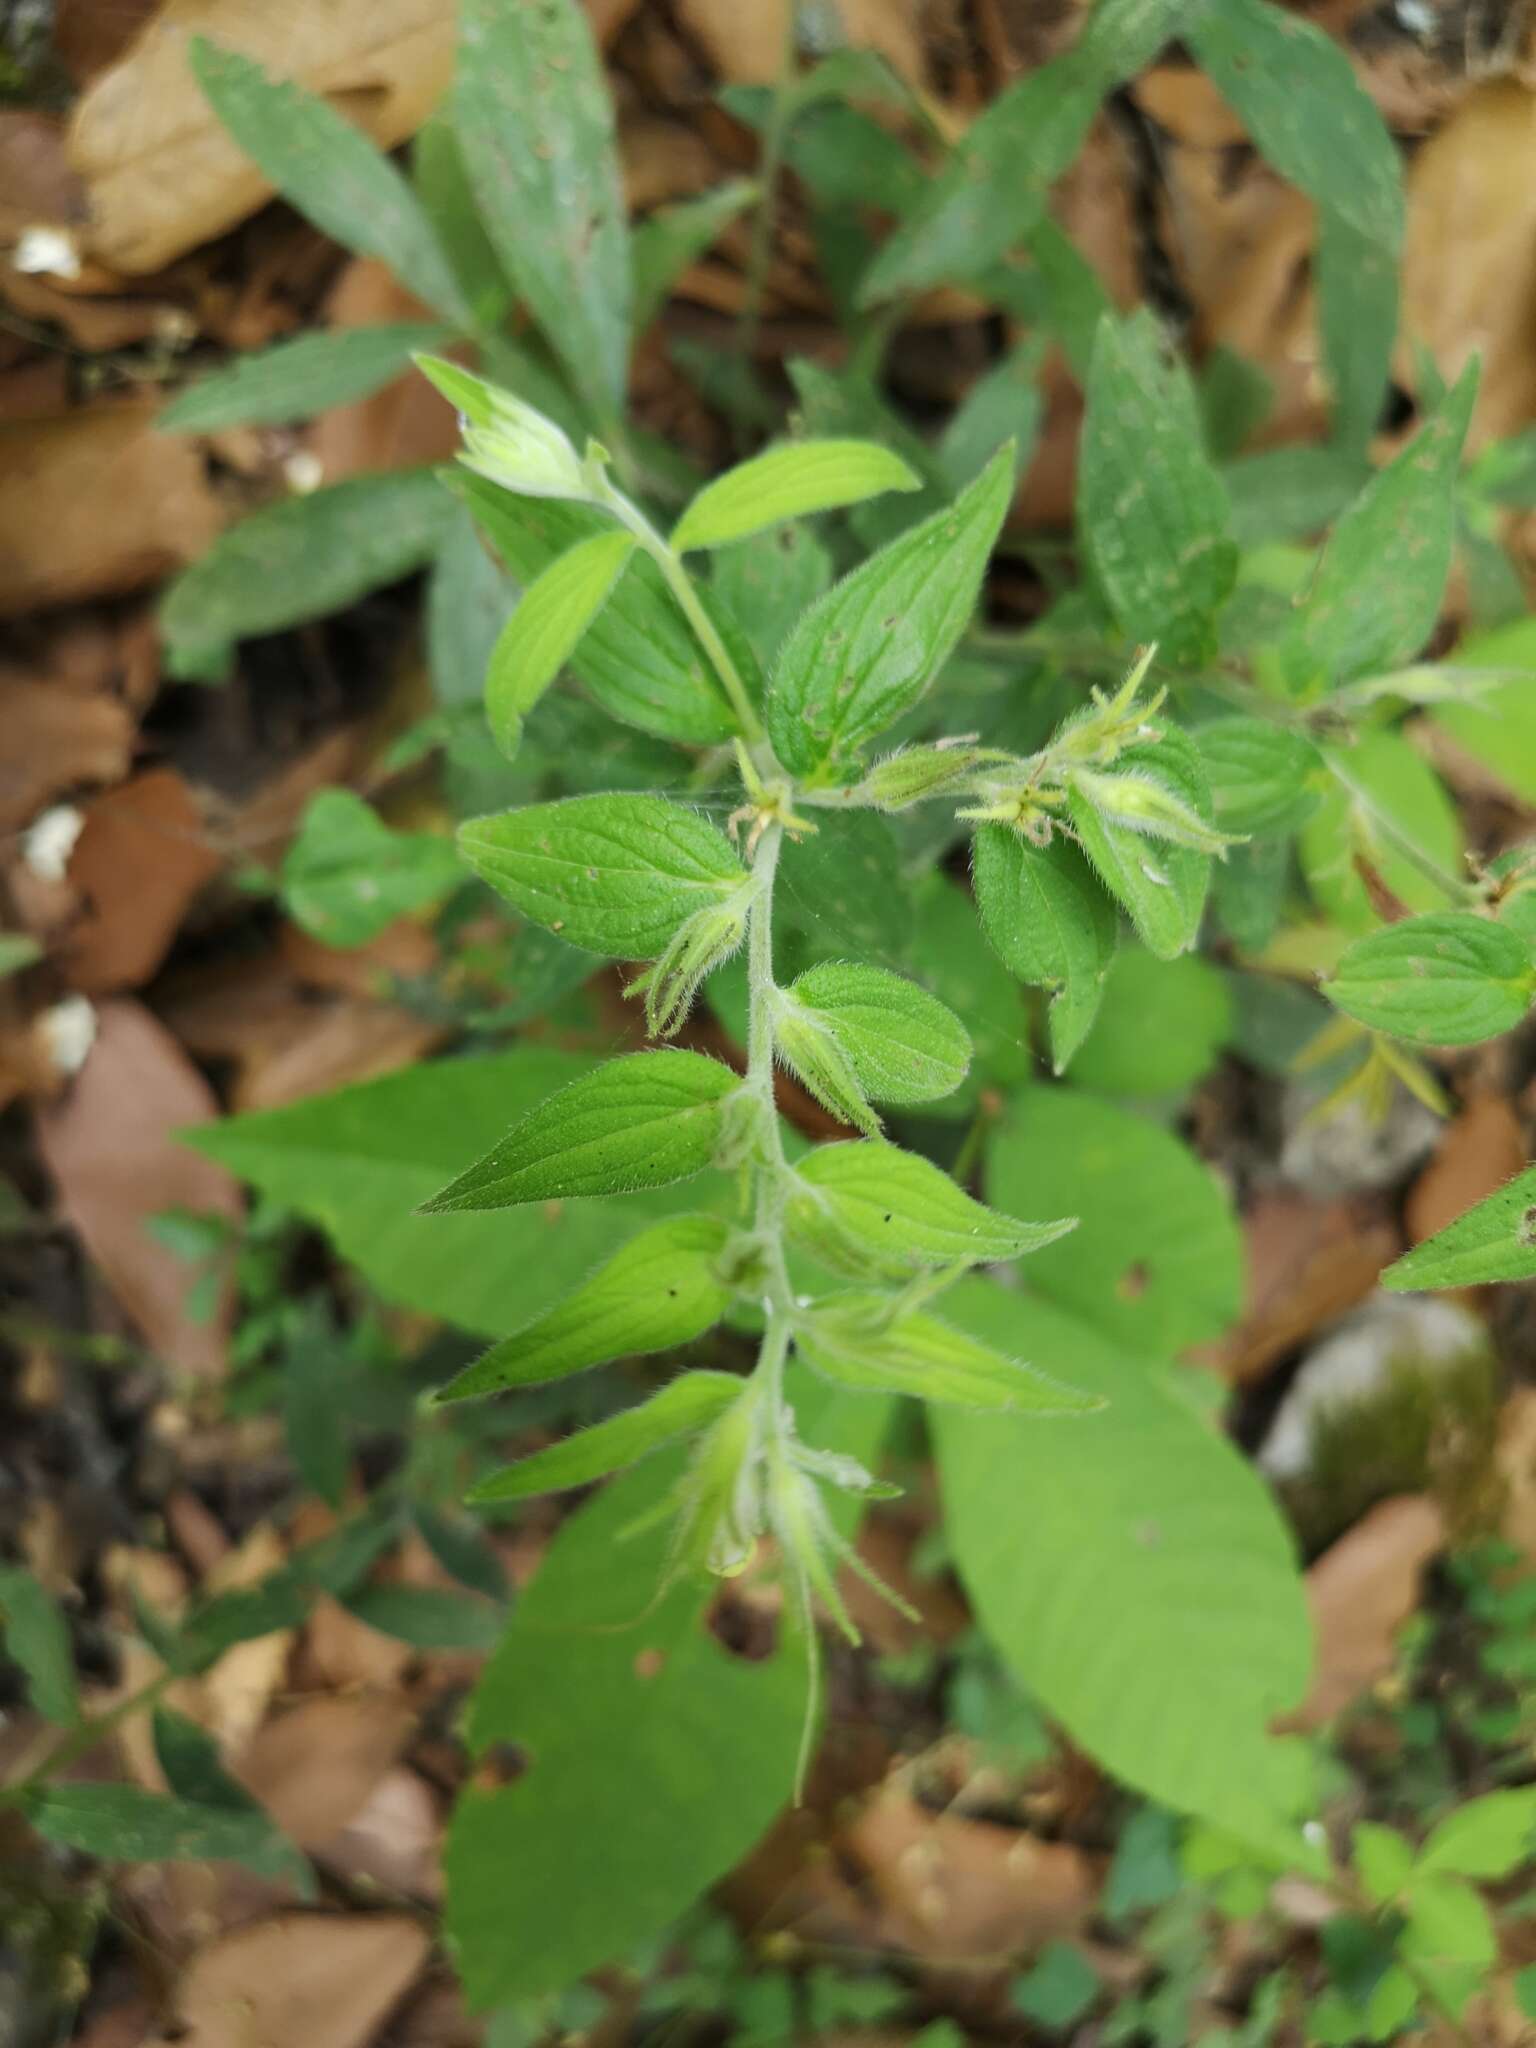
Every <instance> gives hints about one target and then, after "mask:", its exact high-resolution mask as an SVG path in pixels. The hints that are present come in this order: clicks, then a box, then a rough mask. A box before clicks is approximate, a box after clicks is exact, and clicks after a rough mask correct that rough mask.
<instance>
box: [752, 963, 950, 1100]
mask: <svg viewBox="0 0 1536 2048" xmlns="http://www.w3.org/2000/svg"><path fill="white" fill-rule="evenodd" d="M785 995H786V1000H787V1002H788V1003H789V1004H791V1005H793V1006H794V1007H795V1008H797V1009H798V1010H800V1011H801V1012H802V1013H803V1014H804V1015H806V1016H807V1017H809V1018H810V1019H811V1020H812V1022H813V1023H816V1024H819V1025H821V1026H822V1027H823V1028H824V1029H825V1030H826V1031H828V1032H829V1033H830V1034H831V1036H832V1038H833V1039H834V1040H835V1042H836V1044H837V1045H838V1047H839V1048H840V1050H841V1051H842V1052H843V1054H844V1055H845V1056H846V1058H847V1060H848V1063H849V1065H850V1066H851V1067H852V1068H853V1071H854V1073H855V1074H856V1075H857V1077H858V1080H859V1084H860V1086H861V1087H862V1088H863V1089H864V1091H865V1092H866V1094H868V1095H869V1096H871V1097H872V1098H873V1099H874V1100H875V1101H876V1102H897V1103H906V1102H932V1101H935V1100H937V1099H938V1098H939V1097H940V1096H944V1095H952V1094H953V1093H954V1091H955V1090H956V1089H957V1088H958V1087H959V1086H960V1083H961V1082H962V1081H963V1080H964V1079H965V1077H966V1074H967V1073H968V1072H969V1070H970V1064H971V1039H970V1033H969V1032H968V1031H967V1030H966V1028H965V1026H964V1025H963V1024H962V1023H961V1022H960V1019H959V1018H958V1017H957V1016H956V1015H955V1013H954V1011H953V1010H951V1009H950V1008H949V1007H948V1006H947V1004H944V1003H941V1002H940V1001H939V999H938V997H937V996H933V995H930V994H929V993H928V991H927V989H925V988H922V987H920V986H919V985H918V983H916V982H915V981H908V980H907V979H906V977H905V976H904V975H900V974H891V973H888V972H887V970H886V969H885V968H883V967H866V966H863V965H860V964H852V963H849V962H847V961H841V960H838V961H827V962H826V963H824V964H823V965H822V966H820V967H811V968H808V969H807V970H806V972H805V973H804V974H802V975H800V976H799V977H798V979H797V980H796V981H795V982H794V983H793V984H792V985H791V987H790V988H789V989H788V990H786V991H785Z"/></svg>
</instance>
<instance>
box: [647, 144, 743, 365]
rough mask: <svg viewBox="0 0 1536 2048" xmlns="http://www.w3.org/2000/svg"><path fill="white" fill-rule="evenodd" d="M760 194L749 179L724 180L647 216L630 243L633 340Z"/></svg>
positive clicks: (660, 207)
mask: <svg viewBox="0 0 1536 2048" xmlns="http://www.w3.org/2000/svg"><path fill="white" fill-rule="evenodd" d="M760 189H761V188H760V187H759V185H758V184H757V181H756V180H755V179H753V178H728V179H726V181H725V183H724V184H723V185H717V186H716V187H715V189H714V190H713V191H712V192H703V193H701V194H700V195H699V197H698V198H697V199H684V200H681V201H680V202H679V203H678V204H677V205H675V206H659V207H657V209H656V211H655V212H654V213H651V214H647V216H646V218H645V220H644V222H643V223H642V224H641V225H640V226H639V227H637V228H636V229H635V230H634V233H633V235H632V237H631V240H630V270H631V276H632V299H633V307H632V313H631V321H632V325H633V328H634V332H635V335H636V337H637V338H638V337H639V336H640V335H642V334H644V333H645V331H646V329H647V328H648V327H649V326H650V325H651V322H652V321H653V320H654V319H655V318H656V316H657V314H658V313H660V312H661V310H662V308H663V306H665V304H666V302H667V300H668V298H669V297H670V296H671V292H672V287H673V286H674V285H675V284H676V283H677V281H678V279H679V278H680V277H681V276H682V275H683V273H684V271H686V270H691V269H692V268H693V266H694V264H695V263H697V262H698V260H699V258H700V257H701V256H702V255H703V254H704V252H705V251H706V250H707V249H708V248H710V247H711V246H712V245H713V244H714V243H715V242H717V241H718V240H719V238H720V236H721V235H722V234H723V233H724V231H725V230H726V228H728V227H729V226H730V224H731V222H732V221H733V220H735V218H736V217H737V215H738V214H740V213H743V212H744V211H745V210H746V208H747V207H749V206H751V205H752V203H753V202H754V201H755V200H756V198H757V196H758V193H759V191H760Z"/></svg>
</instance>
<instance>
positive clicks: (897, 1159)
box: [787, 1139, 1075, 1277]
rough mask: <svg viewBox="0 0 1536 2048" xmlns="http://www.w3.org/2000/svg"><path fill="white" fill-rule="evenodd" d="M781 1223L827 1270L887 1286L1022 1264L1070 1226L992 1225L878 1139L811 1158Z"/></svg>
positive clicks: (1011, 1220)
mask: <svg viewBox="0 0 1536 2048" xmlns="http://www.w3.org/2000/svg"><path fill="white" fill-rule="evenodd" d="M787 1214H788V1222H789V1227H790V1230H791V1232H792V1233H793V1234H794V1235H795V1237H796V1238H797V1239H798V1240H799V1241H800V1243H801V1244H803V1245H804V1247H805V1249H806V1250H807V1251H809V1252H812V1253H814V1254H815V1256H816V1257H817V1258H819V1259H821V1260H822V1261H823V1262H824V1263H826V1264H828V1265H831V1266H833V1267H834V1268H835V1269H837V1270H839V1271H849V1272H853V1273H855V1274H861V1275H862V1274H873V1273H880V1274H886V1275H889V1276H892V1277H899V1276H900V1275H902V1274H908V1273H913V1272H917V1271H919V1270H920V1269H921V1268H922V1267H924V1266H948V1265H982V1264H985V1263H987V1262H988V1261H990V1260H994V1259H1015V1258H1019V1257H1020V1256H1022V1254H1024V1253H1025V1252H1034V1251H1038V1250H1040V1248H1041V1247H1042V1246H1044V1245H1049V1244H1053V1243H1054V1242H1055V1241H1056V1239H1057V1238H1059V1237H1062V1236H1064V1235H1065V1234H1066V1233H1067V1232H1068V1231H1070V1230H1071V1229H1072V1228H1073V1227H1074V1223H1075V1219H1074V1218H1071V1217H1067V1218H1063V1219H1061V1220H1058V1221H1056V1222H1051V1223H1023V1222H1020V1220H1019V1219H1018V1218H1017V1217H1016V1216H1003V1215H999V1214H998V1212H997V1211H996V1210H995V1209H988V1208H985V1207H984V1206H983V1205H982V1204H981V1203H980V1202H976V1201H973V1200H972V1199H971V1197H970V1196H969V1195H968V1194H966V1192H965V1190H964V1189H963V1188H960V1187H957V1186H956V1184H955V1183H954V1181H952V1180H951V1179H950V1177H949V1175H948V1174H947V1173H943V1172H941V1171H940V1169H939V1168H938V1167H937V1166H935V1165H934V1164H933V1162H932V1161H931V1160H928V1159H923V1158H920V1157H919V1156H918V1154H917V1153H915V1152H903V1151H902V1150H901V1149H900V1148H899V1147H898V1146H895V1145H887V1144H884V1143H882V1142H880V1141H879V1140H877V1139H867V1140H860V1141H859V1142H857V1143H853V1144H846V1145H823V1146H821V1147H819V1149H818V1150H816V1151H814V1152H812V1153H811V1155H810V1156H809V1158H807V1159H805V1160H803V1161H802V1162H801V1164H800V1166H799V1168H798V1169H797V1172H796V1184H795V1189H794V1192H793V1193H792V1194H791V1196H790V1199H789V1204H788V1211H787Z"/></svg>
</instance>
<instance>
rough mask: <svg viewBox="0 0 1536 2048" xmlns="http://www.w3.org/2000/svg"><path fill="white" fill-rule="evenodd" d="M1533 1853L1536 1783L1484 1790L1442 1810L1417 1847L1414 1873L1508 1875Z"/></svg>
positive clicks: (1488, 1876) (1534, 1843)
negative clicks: (1477, 1796) (1442, 1814)
mask: <svg viewBox="0 0 1536 2048" xmlns="http://www.w3.org/2000/svg"><path fill="white" fill-rule="evenodd" d="M1533 1853H1536V1785H1522V1786H1520V1787H1518V1788H1517V1789H1515V1790H1511V1791H1504V1792H1486V1793H1484V1794H1483V1796H1482V1798H1480V1799H1469V1800H1468V1801H1467V1803H1466V1805H1465V1806H1460V1807H1458V1808H1457V1809H1456V1810H1455V1812H1454V1813H1449V1814H1447V1815H1446V1817H1445V1819H1444V1820H1442V1821H1440V1822H1439V1823H1437V1825H1436V1826H1435V1827H1433V1828H1432V1829H1431V1830H1430V1833H1429V1839H1428V1840H1427V1841H1426V1842H1425V1844H1424V1846H1423V1848H1422V1849H1421V1850H1420V1851H1419V1856H1418V1864H1417V1872H1418V1875H1419V1876H1420V1877H1429V1876H1433V1875H1436V1874H1438V1873H1440V1872H1442V1871H1454V1872H1455V1873H1456V1874H1457V1875H1458V1876H1461V1877H1479V1878H1485V1879H1491V1878H1499V1877H1510V1876H1512V1875H1513V1874H1514V1872H1515V1871H1517V1870H1519V1869H1520V1868H1521V1867H1522V1866H1523V1865H1525V1864H1526V1863H1528V1862H1529V1861H1530V1859H1531V1856H1532V1854H1533Z"/></svg>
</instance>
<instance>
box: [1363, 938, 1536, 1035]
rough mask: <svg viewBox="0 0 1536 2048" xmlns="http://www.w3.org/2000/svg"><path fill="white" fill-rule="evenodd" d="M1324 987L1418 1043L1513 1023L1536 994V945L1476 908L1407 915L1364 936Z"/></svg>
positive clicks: (1367, 1019)
mask: <svg viewBox="0 0 1536 2048" xmlns="http://www.w3.org/2000/svg"><path fill="white" fill-rule="evenodd" d="M1323 993H1324V994H1325V995H1327V996H1328V997H1329V998H1330V999H1331V1000H1332V1001H1333V1002H1334V1003H1335V1004H1336V1005H1337V1006H1338V1008H1339V1009H1341V1010H1342V1011H1343V1012H1344V1014H1345V1015H1346V1016H1347V1017H1353V1018H1354V1019H1355V1020H1356V1022H1357V1023H1360V1024H1366V1025H1369V1027H1370V1028H1371V1030H1373V1031H1387V1032H1390V1033H1391V1034H1392V1035H1393V1036H1394V1037H1396V1038H1406V1039H1409V1040H1411V1041H1412V1043H1414V1044H1415V1045H1479V1044H1481V1043H1482V1041H1483V1040H1484V1039H1487V1038H1497V1037H1498V1036H1499V1034H1500V1033H1501V1032H1504V1031H1513V1030H1514V1028H1515V1026H1516V1025H1517V1024H1518V1023H1520V1021H1521V1020H1522V1018H1523V1017H1524V1016H1525V1013H1526V1011H1527V1010H1528V1009H1529V1007H1530V1004H1531V999H1532V997H1533V995H1536V967H1533V965H1532V962H1531V951H1530V947H1529V946H1528V945H1527V944H1526V943H1525V942H1524V940H1522V939H1521V938H1520V937H1519V936H1518V934H1516V933H1515V932H1512V931H1511V930H1510V929H1509V928H1508V926H1506V925H1499V924H1492V923H1490V922H1489V920H1488V919H1487V918H1482V917H1476V916H1474V915H1473V913H1472V912H1471V911H1469V910H1445V911H1432V912H1430V913H1429V914H1428V915H1427V916H1425V917H1407V918H1404V919H1403V920H1402V922H1401V923H1399V924H1390V925H1385V926H1383V927H1382V929H1381V930H1380V931H1375V932H1369V933H1367V934H1366V936H1365V937H1364V938H1362V939H1356V940H1355V942H1354V943H1353V945H1351V946H1350V947H1349V948H1348V950H1347V951H1346V952H1345V954H1344V957H1343V958H1342V959H1341V960H1340V962H1339V964H1338V966H1337V968H1336V969H1335V970H1334V973H1333V976H1332V978H1331V980H1328V981H1325V982H1324V984H1323Z"/></svg>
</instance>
